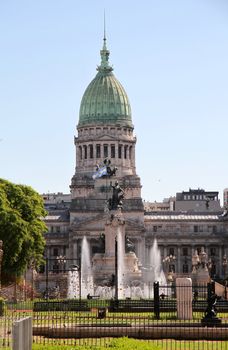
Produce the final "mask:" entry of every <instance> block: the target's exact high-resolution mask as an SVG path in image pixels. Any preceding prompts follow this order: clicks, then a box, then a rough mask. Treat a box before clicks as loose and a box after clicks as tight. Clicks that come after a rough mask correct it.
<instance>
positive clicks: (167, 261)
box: [163, 254, 176, 274]
mask: <svg viewBox="0 0 228 350" xmlns="http://www.w3.org/2000/svg"><path fill="white" fill-rule="evenodd" d="M175 261H176V257H175V255H172V254H170V255H167V256H166V257H165V258H164V259H163V263H164V264H166V265H167V267H169V269H168V271H167V273H168V274H169V273H172V274H173V273H174V272H175V271H174V269H173V266H172V265H170V264H173V263H174V262H175ZM166 270H167V268H166Z"/></svg>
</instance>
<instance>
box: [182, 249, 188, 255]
mask: <svg viewBox="0 0 228 350" xmlns="http://www.w3.org/2000/svg"><path fill="white" fill-rule="evenodd" d="M183 256H188V248H186V247H184V248H183Z"/></svg>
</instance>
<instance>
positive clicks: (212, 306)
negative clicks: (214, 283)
mask: <svg viewBox="0 0 228 350" xmlns="http://www.w3.org/2000/svg"><path fill="white" fill-rule="evenodd" d="M219 299H221V297H219V296H218V295H217V294H215V293H212V294H211V296H210V297H209V298H208V299H207V308H206V311H205V318H207V319H213V318H215V317H216V315H217V310H216V304H217V301H218V300H219Z"/></svg>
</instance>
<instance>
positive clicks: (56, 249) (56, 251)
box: [53, 248, 59, 256]
mask: <svg viewBox="0 0 228 350" xmlns="http://www.w3.org/2000/svg"><path fill="white" fill-rule="evenodd" d="M53 255H54V256H58V255H59V250H58V248H54V249H53Z"/></svg>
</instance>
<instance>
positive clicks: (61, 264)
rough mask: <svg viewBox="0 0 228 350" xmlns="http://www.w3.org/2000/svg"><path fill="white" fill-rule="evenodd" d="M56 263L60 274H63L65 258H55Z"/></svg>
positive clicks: (61, 256)
mask: <svg viewBox="0 0 228 350" xmlns="http://www.w3.org/2000/svg"><path fill="white" fill-rule="evenodd" d="M56 260H57V263H58V265H59V267H60V272H64V271H65V264H66V257H65V256H63V255H59V256H57V258H56Z"/></svg>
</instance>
